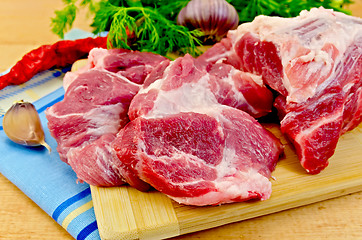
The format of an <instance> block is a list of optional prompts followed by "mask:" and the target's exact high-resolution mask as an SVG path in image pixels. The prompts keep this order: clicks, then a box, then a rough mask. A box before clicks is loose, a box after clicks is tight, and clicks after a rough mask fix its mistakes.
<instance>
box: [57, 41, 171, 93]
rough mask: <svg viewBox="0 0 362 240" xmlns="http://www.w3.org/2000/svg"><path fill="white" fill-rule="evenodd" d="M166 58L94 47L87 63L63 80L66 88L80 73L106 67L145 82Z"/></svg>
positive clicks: (134, 80) (67, 74)
mask: <svg viewBox="0 0 362 240" xmlns="http://www.w3.org/2000/svg"><path fill="white" fill-rule="evenodd" d="M165 59H166V58H165V57H163V56H161V55H156V54H153V53H148V52H138V51H131V50H127V49H108V50H107V49H103V48H93V49H92V50H91V51H90V52H89V55H88V62H87V65H86V66H84V67H83V68H81V69H80V70H78V71H76V72H68V73H66V75H65V77H64V81H63V85H64V88H65V89H67V86H68V85H69V84H70V83H71V82H72V80H74V79H75V78H76V77H77V75H78V74H80V73H82V72H85V71H88V70H89V69H92V68H95V69H105V70H107V71H110V72H114V73H117V74H119V75H121V76H124V77H126V78H128V80H130V81H132V82H134V83H137V84H143V82H144V80H145V78H146V76H147V75H148V74H149V73H150V72H151V71H152V69H154V68H155V67H156V66H157V65H158V64H159V63H160V62H162V61H164V60H165Z"/></svg>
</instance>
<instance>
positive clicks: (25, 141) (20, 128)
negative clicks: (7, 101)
mask: <svg viewBox="0 0 362 240" xmlns="http://www.w3.org/2000/svg"><path fill="white" fill-rule="evenodd" d="M3 128H4V132H5V134H6V135H7V136H8V137H9V138H10V140H12V141H13V142H15V143H18V144H21V145H25V146H41V145H43V146H44V147H46V148H47V149H48V150H49V152H50V151H51V148H50V146H49V145H48V144H47V143H46V142H45V137H44V131H43V128H42V126H41V122H40V118H39V114H38V112H37V111H36V109H35V107H34V105H33V104H32V103H30V102H24V101H19V102H16V103H14V104H13V105H12V106H11V107H10V109H9V110H8V111H7V112H6V113H5V115H4V118H3Z"/></svg>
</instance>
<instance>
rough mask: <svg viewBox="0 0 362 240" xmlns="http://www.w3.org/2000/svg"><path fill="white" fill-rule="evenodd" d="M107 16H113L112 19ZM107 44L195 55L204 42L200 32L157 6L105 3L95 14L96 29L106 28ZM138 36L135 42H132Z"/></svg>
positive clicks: (163, 52)
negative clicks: (174, 19)
mask: <svg viewBox="0 0 362 240" xmlns="http://www.w3.org/2000/svg"><path fill="white" fill-rule="evenodd" d="M107 16H112V17H111V18H110V19H109V18H107ZM109 24H110V26H109V33H108V40H109V41H108V46H109V47H113V48H114V47H115V48H125V49H135V50H141V51H147V52H154V53H158V54H161V55H167V54H168V53H170V52H174V51H180V52H182V53H186V52H188V53H190V54H192V55H197V54H199V52H198V49H197V46H199V45H201V41H200V40H199V37H200V36H202V33H201V31H198V30H193V31H190V30H189V29H188V28H186V27H184V26H180V25H177V24H175V23H174V22H173V21H171V20H169V19H167V18H165V17H164V16H163V15H162V14H160V13H159V11H158V8H148V7H143V6H132V7H123V6H114V5H112V4H109V3H104V4H102V6H101V8H100V10H99V11H98V12H97V13H96V15H95V17H94V23H93V26H95V27H96V30H95V32H96V33H98V32H101V31H104V30H106V29H107V26H108V25H109ZM132 38H135V39H136V41H132V40H133V39H132Z"/></svg>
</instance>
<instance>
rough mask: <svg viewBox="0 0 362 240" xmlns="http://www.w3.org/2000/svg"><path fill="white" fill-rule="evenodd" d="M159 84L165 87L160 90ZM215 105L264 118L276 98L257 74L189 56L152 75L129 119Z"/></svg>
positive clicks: (131, 109)
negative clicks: (208, 62)
mask: <svg viewBox="0 0 362 240" xmlns="http://www.w3.org/2000/svg"><path fill="white" fill-rule="evenodd" d="M160 83H162V86H157V85H158V84H160ZM156 98H157V99H156ZM216 103H220V104H224V105H227V106H230V107H234V108H238V109H240V110H243V111H246V112H247V113H249V114H250V115H252V116H254V117H261V116H264V115H266V114H268V113H269V112H271V108H272V104H273V95H272V93H271V91H270V90H269V89H267V88H266V87H265V86H264V85H263V83H262V80H261V78H260V77H258V76H255V75H254V74H250V73H245V72H242V71H239V70H237V69H235V68H234V67H232V66H231V65H226V64H222V63H220V64H207V63H205V62H203V61H199V60H195V59H194V58H192V57H191V56H190V55H186V56H184V57H180V58H178V59H176V60H175V61H173V62H170V61H164V62H162V63H161V64H160V65H159V66H158V67H156V68H155V69H154V71H153V72H151V73H150V75H149V76H148V77H147V79H146V80H145V83H144V85H143V88H142V90H141V91H140V92H139V93H138V94H137V95H136V97H135V100H133V101H132V103H131V104H132V106H131V107H130V110H129V112H128V115H129V117H130V119H131V120H132V119H135V118H136V117H138V116H140V115H145V114H148V111H151V110H152V111H153V112H156V111H158V112H159V113H160V114H164V113H170V111H174V112H180V111H194V110H195V109H197V108H204V107H206V108H209V106H210V105H213V104H216ZM154 105H157V106H156V107H154ZM150 114H152V113H150ZM154 114H156V113H154Z"/></svg>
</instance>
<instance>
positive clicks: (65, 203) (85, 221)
mask: <svg viewBox="0 0 362 240" xmlns="http://www.w3.org/2000/svg"><path fill="white" fill-rule="evenodd" d="M71 33H72V38H73V39H75V38H80V37H87V36H85V35H82V34H83V32H80V33H81V34H79V31H76V33H74V31H73V32H71ZM66 71H69V69H61V70H59V69H51V70H48V71H45V72H42V73H39V74H37V75H36V76H35V77H33V78H32V79H31V80H30V81H28V82H27V83H26V84H22V85H20V86H10V87H6V88H4V89H3V90H0V122H1V123H0V124H1V125H0V156H1V158H0V172H1V174H3V175H4V176H5V177H6V178H8V179H9V180H10V181H11V182H12V183H13V184H15V185H16V186H17V187H18V188H19V189H20V190H21V191H23V192H24V193H25V194H26V195H27V196H28V197H29V198H31V199H32V200H33V201H34V202H35V203H36V204H37V205H38V206H39V207H40V208H42V209H43V210H44V211H45V212H46V213H47V214H49V215H50V216H51V217H52V218H53V219H54V220H55V221H56V222H58V223H59V224H60V225H61V226H62V227H64V229H66V230H67V231H68V232H69V233H70V234H71V235H72V236H73V237H74V238H75V239H79V240H81V239H87V240H91V239H100V236H99V232H98V227H97V222H96V218H95V215H94V209H93V202H92V197H91V191H90V187H89V185H88V184H86V183H77V177H76V174H75V173H74V172H73V170H72V169H71V167H70V166H69V165H67V164H66V163H64V162H62V161H61V160H60V159H59V155H58V153H57V151H56V146H57V143H56V141H55V140H54V139H53V138H52V137H51V136H50V133H49V131H48V128H47V119H46V118H45V114H44V111H45V109H46V108H47V107H49V106H51V105H53V104H54V103H56V102H58V101H61V100H62V99H63V96H64V90H63V88H62V87H61V86H62V78H63V76H64V73H65V72H66ZM21 99H23V100H25V101H30V102H33V104H34V105H35V108H36V109H37V110H38V112H39V115H40V119H41V121H42V125H43V129H44V131H45V140H46V142H47V143H48V144H49V145H50V146H51V148H52V150H53V151H52V152H51V153H49V152H48V150H47V149H45V148H44V147H37V148H29V147H25V146H21V145H18V144H15V143H13V142H12V141H10V140H9V139H8V138H7V136H6V135H5V133H4V131H3V127H2V118H3V117H2V115H3V114H4V113H5V111H6V110H7V109H8V108H9V107H10V106H11V105H12V103H13V102H14V101H17V100H21ZM34 99H38V100H36V101H34Z"/></svg>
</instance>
